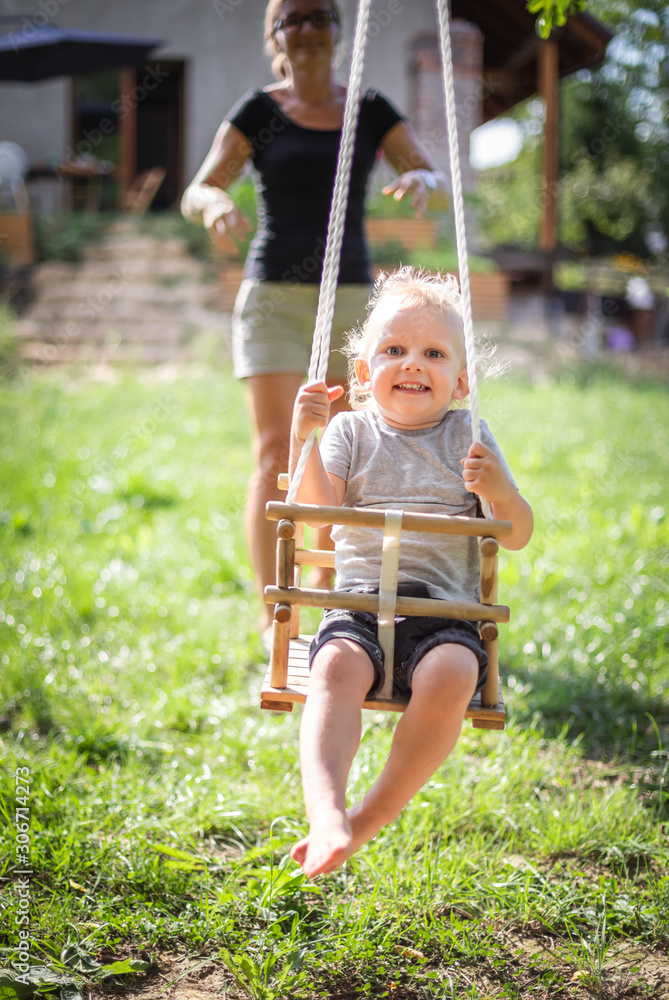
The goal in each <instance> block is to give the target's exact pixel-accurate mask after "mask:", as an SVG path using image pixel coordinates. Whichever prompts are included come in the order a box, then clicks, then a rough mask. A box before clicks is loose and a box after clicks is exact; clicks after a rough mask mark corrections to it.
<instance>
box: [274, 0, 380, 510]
mask: <svg viewBox="0 0 669 1000" xmlns="http://www.w3.org/2000/svg"><path fill="white" fill-rule="evenodd" d="M371 5H372V0H360V6H359V8H358V17H357V21H356V25H355V38H354V42H353V55H352V56H351V73H350V76H349V81H348V91H347V93H346V104H345V105H344V122H343V125H342V131H341V142H340V145H339V156H338V159H337V172H336V174H335V182H334V192H333V195H332V207H331V209H330V221H329V222H328V233H327V240H326V244H325V259H324V261H323V277H322V279H321V287H320V292H319V296H318V310H317V312H316V325H315V329H314V339H313V346H312V348H311V361H310V363H309V381H310V382H322V381H324V379H325V376H326V375H327V371H328V362H329V360H330V336H331V332H332V318H333V316H334V308H335V295H336V294H337V281H338V279H339V265H340V259H341V245H342V240H343V238H344V222H345V220H346V209H347V207H348V191H349V187H350V185H351V165H352V163H353V148H354V145H355V134H356V130H357V127H358V117H359V114H360V86H361V83H362V67H363V62H364V58H365V43H366V40H367V25H368V23H369V11H370V7H371ZM315 438H316V432H315V431H312V432H311V434H310V435H309V437H308V438H307V440H306V441H305V442H304V445H303V447H302V451H301V453H300V457H299V459H298V462H297V465H296V467H295V471H294V472H293V474H292V476H291V477H290V484H289V486H288V494H287V496H286V503H294V502H295V497H296V495H297V491H298V489H299V488H300V483H301V482H302V476H303V475H304V470H305V468H306V466H307V461H308V459H309V453H310V452H311V449H312V447H313V444H314V440H315Z"/></svg>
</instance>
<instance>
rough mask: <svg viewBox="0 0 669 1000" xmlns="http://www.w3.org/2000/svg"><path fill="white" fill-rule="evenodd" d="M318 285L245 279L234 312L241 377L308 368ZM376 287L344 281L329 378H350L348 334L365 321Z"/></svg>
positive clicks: (339, 294)
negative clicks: (344, 348) (345, 347)
mask: <svg viewBox="0 0 669 1000" xmlns="http://www.w3.org/2000/svg"><path fill="white" fill-rule="evenodd" d="M319 291H320V288H319V286H318V285H309V284H298V283H296V282H283V281H257V280H256V279H254V278H245V279H244V280H243V281H242V283H241V286H240V288H239V292H238V294H237V299H236V301H235V308H234V312H233V314H232V360H233V366H234V372H235V375H236V376H237V378H248V377H249V376H250V375H272V374H277V373H278V372H305V373H306V372H307V370H308V368H309V358H310V356H311V342H312V339H313V335H314V324H315V320H316V309H317V306H318V295H319ZM370 292H371V285H340V286H339V287H338V289H337V296H336V299H335V312H334V319H333V322H332V341H331V353H330V366H329V369H328V376H329V377H330V378H342V379H345V378H346V372H347V361H346V358H345V356H344V355H343V354H342V353H341V348H342V346H343V344H344V334H346V333H347V332H348V331H349V330H351V329H353V327H356V326H358V325H359V324H360V323H362V322H363V321H364V320H365V318H366V315H367V310H366V305H367V300H368V299H369V294H370Z"/></svg>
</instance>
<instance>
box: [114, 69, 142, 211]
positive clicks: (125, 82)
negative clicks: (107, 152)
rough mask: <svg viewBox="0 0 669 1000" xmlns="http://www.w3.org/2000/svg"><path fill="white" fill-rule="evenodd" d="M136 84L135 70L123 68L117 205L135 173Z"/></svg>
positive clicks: (120, 84) (119, 117)
mask: <svg viewBox="0 0 669 1000" xmlns="http://www.w3.org/2000/svg"><path fill="white" fill-rule="evenodd" d="M136 82H137V71H136V70H134V69H130V68H125V69H122V70H121V71H120V72H119V90H120V94H119V97H120V110H119V116H118V144H119V163H118V167H117V169H116V176H117V178H118V189H117V199H118V202H119V205H120V203H121V197H122V195H124V194H125V192H126V191H127V190H128V188H129V187H130V185H131V184H132V182H133V180H134V178H135V174H136V173H137V100H136V98H135V97H134V96H133V90H134V88H135V84H136Z"/></svg>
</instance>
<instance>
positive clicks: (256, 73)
mask: <svg viewBox="0 0 669 1000" xmlns="http://www.w3.org/2000/svg"><path fill="white" fill-rule="evenodd" d="M2 6H3V14H4V15H10V14H15V15H17V16H19V18H21V19H22V20H21V22H20V23H19V24H18V25H17V29H18V30H29V29H30V25H31V23H43V22H44V20H45V19H46V18H47V17H48V19H49V20H50V21H53V22H54V23H57V24H58V25H60V26H61V27H72V28H87V29H90V30H98V31H113V32H118V33H123V34H129V35H139V36H146V37H154V38H161V39H164V40H165V43H164V45H163V46H161V47H160V48H159V49H157V50H155V52H154V53H153V58H155V59H157V60H158V61H160V59H161V58H165V59H183V60H185V62H186V78H185V151H184V156H185V164H184V171H185V176H186V178H187V179H190V178H191V177H192V175H193V174H194V173H195V170H196V169H197V167H198V166H199V164H200V162H201V161H202V159H203V157H204V155H205V153H206V152H207V149H208V148H209V145H210V143H211V140H212V138H213V136H214V133H215V132H216V129H217V127H218V125H219V123H220V121H221V120H222V118H223V117H224V116H225V113H226V111H227V110H228V109H229V108H230V106H231V105H232V104H233V103H234V102H235V101H236V100H237V98H238V97H240V96H241V95H242V94H244V93H245V91H247V90H248V89H250V88H252V87H262V86H264V85H266V84H268V83H271V82H272V75H271V70H270V66H269V62H268V60H267V59H266V57H265V56H264V53H263V50H262V22H263V15H264V9H265V0H113V2H110V0H37V2H36V3H35V2H34V0H4V3H3V5H2ZM344 10H345V25H344V36H345V39H346V40H347V42H348V45H347V49H348V52H349V53H350V49H351V42H350V40H351V38H352V31H353V18H354V16H355V4H354V2H353V0H345V3H344ZM17 29H15V30H17ZM434 30H436V14H435V9H434V5H433V2H432V0H375V4H374V8H373V13H372V23H371V24H370V30H369V41H368V46H367V53H366V60H365V73H364V81H365V84H366V85H367V86H374V87H376V88H377V89H378V90H380V91H382V92H383V93H384V94H385V95H386V96H388V97H389V98H390V99H391V100H392V101H394V102H395V103H396V104H397V105H398V106H399V108H400V109H401V110H403V111H407V110H408V108H409V99H410V78H409V60H410V45H411V40H412V39H414V38H415V37H416V36H417V35H421V34H425V32H429V31H434ZM347 71H348V63H347V61H345V62H344V64H343V65H342V66H341V68H340V71H339V75H340V77H341V79H342V80H344V79H345V77H346V74H347ZM138 78H139V80H140V81H141V70H139V71H138ZM69 128H70V108H69V86H68V81H67V80H63V79H59V80H56V81H52V82H47V83H42V84H35V85H26V84H11V83H0V139H13V140H14V141H16V142H18V143H20V145H22V146H23V147H24V149H25V150H26V152H27V154H28V156H29V159H30V161H31V162H40V161H44V160H47V159H53V158H57V157H61V156H63V155H65V152H66V147H67V145H68V143H69V139H70V136H69Z"/></svg>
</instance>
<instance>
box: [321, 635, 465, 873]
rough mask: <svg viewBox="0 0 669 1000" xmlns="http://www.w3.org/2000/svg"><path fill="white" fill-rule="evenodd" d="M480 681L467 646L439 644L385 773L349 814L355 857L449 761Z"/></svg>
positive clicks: (420, 673) (426, 662)
mask: <svg viewBox="0 0 669 1000" xmlns="http://www.w3.org/2000/svg"><path fill="white" fill-rule="evenodd" d="M477 678H478V663H477V660H476V657H475V655H474V653H472V651H471V650H470V649H468V648H467V647H466V646H460V645H456V644H448V645H443V646H436V647H435V648H434V649H431V650H430V651H429V653H427V654H426V655H425V656H424V657H423V659H422V660H421V661H420V663H419V664H418V666H417V667H416V670H415V672H414V675H413V680H412V693H411V700H410V701H409V704H408V706H407V709H406V711H405V712H404V714H403V715H402V716H401V717H400V720H399V722H398V723H397V727H396V729H395V734H394V736H393V742H392V746H391V749H390V753H389V755H388V759H387V760H386V763H385V764H384V766H383V769H382V771H381V774H380V775H379V777H378V778H377V780H376V781H375V783H374V784H373V785H372V787H371V788H370V789H369V791H368V792H367V794H366V795H364V796H363V798H362V799H361V801H360V802H359V803H358V804H357V805H355V806H353V808H352V809H350V810H349V812H348V820H349V823H350V825H351V838H352V839H351V850H350V852H349V853H350V854H352V853H353V852H354V851H357V850H358V848H359V847H361V846H362V844H364V843H365V842H366V841H368V840H371V838H372V837H375V836H376V834H377V833H378V832H379V830H381V828H382V827H384V826H386V824H387V823H391V822H392V821H393V820H394V819H396V817H397V816H398V815H399V814H400V812H401V811H402V809H404V807H405V806H406V805H407V803H408V802H410V801H411V799H412V798H413V796H414V795H415V794H416V792H418V791H419V790H420V789H421V788H422V787H423V785H424V784H425V782H426V781H428V779H429V778H430V777H431V776H432V775H433V774H434V772H435V771H436V770H437V768H439V767H440V766H441V765H442V764H443V762H444V761H445V760H446V758H447V757H448V755H449V754H450V752H451V751H452V749H453V747H454V746H455V744H456V743H457V740H458V737H459V735H460V730H461V728H462V722H463V720H464V716H465V712H466V710H467V706H468V705H469V702H470V701H471V698H472V696H473V694H474V690H475V688H476V681H477ZM329 870H332V869H331V868H330V869H329Z"/></svg>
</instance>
